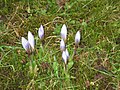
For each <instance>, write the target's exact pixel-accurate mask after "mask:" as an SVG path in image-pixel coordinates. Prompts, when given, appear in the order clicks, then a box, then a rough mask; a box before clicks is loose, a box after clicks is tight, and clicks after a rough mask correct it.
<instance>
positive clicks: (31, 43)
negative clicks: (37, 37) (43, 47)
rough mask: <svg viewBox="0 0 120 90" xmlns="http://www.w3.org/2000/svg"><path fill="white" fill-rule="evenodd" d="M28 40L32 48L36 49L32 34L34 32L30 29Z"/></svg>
mask: <svg viewBox="0 0 120 90" xmlns="http://www.w3.org/2000/svg"><path fill="white" fill-rule="evenodd" d="M28 42H29V44H30V46H31V48H32V50H34V45H35V42H34V36H33V35H32V33H31V32H30V31H28Z"/></svg>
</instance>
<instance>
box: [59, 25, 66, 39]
mask: <svg viewBox="0 0 120 90" xmlns="http://www.w3.org/2000/svg"><path fill="white" fill-rule="evenodd" d="M60 34H61V38H62V39H63V40H66V38H67V27H66V25H65V24H64V25H63V26H62V28H61V33H60Z"/></svg>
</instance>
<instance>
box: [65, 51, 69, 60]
mask: <svg viewBox="0 0 120 90" xmlns="http://www.w3.org/2000/svg"><path fill="white" fill-rule="evenodd" d="M65 52H66V55H67V59H69V57H70V55H69V52H68V50H67V49H66V50H65Z"/></svg>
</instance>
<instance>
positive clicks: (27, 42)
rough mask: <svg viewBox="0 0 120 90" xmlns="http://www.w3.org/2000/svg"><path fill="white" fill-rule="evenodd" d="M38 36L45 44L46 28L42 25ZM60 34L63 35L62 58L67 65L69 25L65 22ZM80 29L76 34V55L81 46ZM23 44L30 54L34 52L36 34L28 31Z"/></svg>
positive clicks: (61, 42) (61, 44)
mask: <svg viewBox="0 0 120 90" xmlns="http://www.w3.org/2000/svg"><path fill="white" fill-rule="evenodd" d="M38 36H39V38H40V40H41V43H42V45H43V40H44V28H43V26H42V25H41V26H40V28H39V29H38ZM60 36H61V41H60V50H61V52H62V59H63V61H64V64H65V66H66V65H67V63H68V59H69V57H70V56H69V52H68V50H67V48H66V42H67V27H66V25H65V24H63V26H62V28H61V32H60ZM80 37H81V36H80V31H77V33H76V35H75V48H74V55H75V54H76V51H77V48H78V46H79V43H80ZM22 46H23V48H24V49H25V50H26V52H27V53H28V54H30V53H31V52H34V49H35V48H34V46H35V40H34V36H33V34H32V33H31V32H30V31H28V40H27V39H25V38H24V37H22Z"/></svg>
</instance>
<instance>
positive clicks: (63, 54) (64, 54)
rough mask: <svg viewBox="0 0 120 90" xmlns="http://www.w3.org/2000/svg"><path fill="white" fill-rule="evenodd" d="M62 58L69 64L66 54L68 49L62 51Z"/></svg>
mask: <svg viewBox="0 0 120 90" xmlns="http://www.w3.org/2000/svg"><path fill="white" fill-rule="evenodd" d="M62 59H63V60H64V63H65V64H67V55H66V51H63V52H62Z"/></svg>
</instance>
